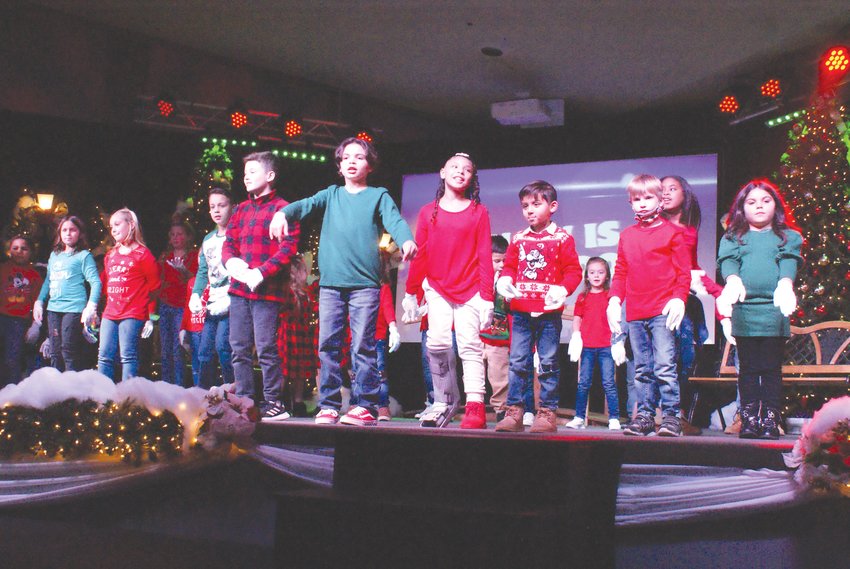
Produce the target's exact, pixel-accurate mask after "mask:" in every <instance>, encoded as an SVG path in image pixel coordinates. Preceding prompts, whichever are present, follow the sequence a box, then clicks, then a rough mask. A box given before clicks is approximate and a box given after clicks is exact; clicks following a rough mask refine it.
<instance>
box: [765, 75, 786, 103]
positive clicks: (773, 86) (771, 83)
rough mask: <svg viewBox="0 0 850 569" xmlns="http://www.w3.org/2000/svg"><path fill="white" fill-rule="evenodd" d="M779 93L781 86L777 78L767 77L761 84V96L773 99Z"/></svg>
mask: <svg viewBox="0 0 850 569" xmlns="http://www.w3.org/2000/svg"><path fill="white" fill-rule="evenodd" d="M781 93H782V86H781V85H780V83H779V79H768V80H767V81H765V82H764V83H762V84H761V94H762V97H770V98H771V99H775V98H776V97H778V96H779V95H780V94H781Z"/></svg>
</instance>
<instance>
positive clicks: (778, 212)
mask: <svg viewBox="0 0 850 569" xmlns="http://www.w3.org/2000/svg"><path fill="white" fill-rule="evenodd" d="M753 190H764V191H765V192H767V193H768V194H770V196H771V197H772V198H773V201H774V203H776V207H775V208H774V210H773V219H771V220H770V225H771V229H772V230H773V232H774V233H775V234H776V235H778V236H779V238H780V239H782V244H783V245H785V242H786V241H787V239H786V237H785V230H786V229H794V230H797V224H796V223H795V222H794V216H793V214H792V213H791V211H790V210H789V209H788V206H787V205H786V204H785V200H784V199H783V198H782V194H780V193H779V188H777V187H776V185H774V184H773V182H771V181H770V180H768V179H767V178H756V179H754V180H750V181H749V182H747V183H746V184H744V187H742V188H741V189H740V190H739V191H738V193H737V195H736V196H735V199H734V200H732V207H730V208H729V226H728V228H727V229H726V237H728V238H729V239H733V238H734V239H737V240H738V243H743V242H744V240H743V237H744V234H746V233H747V232H748V231H749V230H750V223H749V222H748V221H747V218H746V216H745V215H744V203H745V202H746V201H747V196H748V195H749V194H750V192H752V191H753Z"/></svg>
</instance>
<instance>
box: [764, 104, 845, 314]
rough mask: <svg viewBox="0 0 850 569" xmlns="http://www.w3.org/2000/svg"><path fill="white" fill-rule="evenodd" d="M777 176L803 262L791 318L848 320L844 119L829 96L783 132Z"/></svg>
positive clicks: (843, 115)
mask: <svg viewBox="0 0 850 569" xmlns="http://www.w3.org/2000/svg"><path fill="white" fill-rule="evenodd" d="M788 137H789V145H788V150H787V152H785V154H783V155H782V160H781V162H782V165H781V167H780V177H781V184H782V189H783V190H784V193H785V196H786V199H787V200H788V204H789V205H790V207H791V209H792V211H793V213H794V217H795V218H796V221H797V223H798V225H799V226H800V228H801V231H802V234H803V239H804V245H803V257H804V259H805V263H804V265H803V267H802V269H801V271H800V272H799V273H798V275H797V282H796V284H797V301H798V303H799V307H798V309H797V312H796V313H795V314H794V315H792V320H791V321H792V323H793V324H795V325H797V326H808V325H811V324H814V323H816V322H823V321H827V320H850V302H848V297H850V296H849V295H848V293H850V124H848V119H847V115H846V112H845V108H844V107H843V106H841V105H839V104H838V103H837V101H836V100H835V98H834V97H821V98H819V99H818V100H817V102H816V103H815V105H814V106H813V107H812V108H810V109H808V111H807V112H806V114H805V115H804V117H803V118H802V119H801V120H800V121H799V122H797V123H795V124H794V125H793V126H792V128H791V130H790V131H789V133H788Z"/></svg>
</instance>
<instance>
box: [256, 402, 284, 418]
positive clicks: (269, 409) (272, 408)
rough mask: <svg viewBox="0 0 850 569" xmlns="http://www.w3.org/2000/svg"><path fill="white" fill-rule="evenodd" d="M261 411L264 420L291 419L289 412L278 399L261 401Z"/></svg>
mask: <svg viewBox="0 0 850 569" xmlns="http://www.w3.org/2000/svg"><path fill="white" fill-rule="evenodd" d="M260 413H261V420H262V421H285V420H287V419H289V413H287V412H286V409H284V408H283V405H281V404H280V403H278V402H277V401H274V402H269V401H263V402H262V403H260Z"/></svg>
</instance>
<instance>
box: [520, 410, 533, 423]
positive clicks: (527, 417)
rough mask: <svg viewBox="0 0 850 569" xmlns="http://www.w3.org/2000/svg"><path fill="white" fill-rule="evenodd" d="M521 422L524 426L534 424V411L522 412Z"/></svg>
mask: <svg viewBox="0 0 850 569" xmlns="http://www.w3.org/2000/svg"><path fill="white" fill-rule="evenodd" d="M522 424H523V426H525V427H530V426H531V425H533V424H534V413H532V412H531V411H526V412H525V413H523V414H522Z"/></svg>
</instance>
